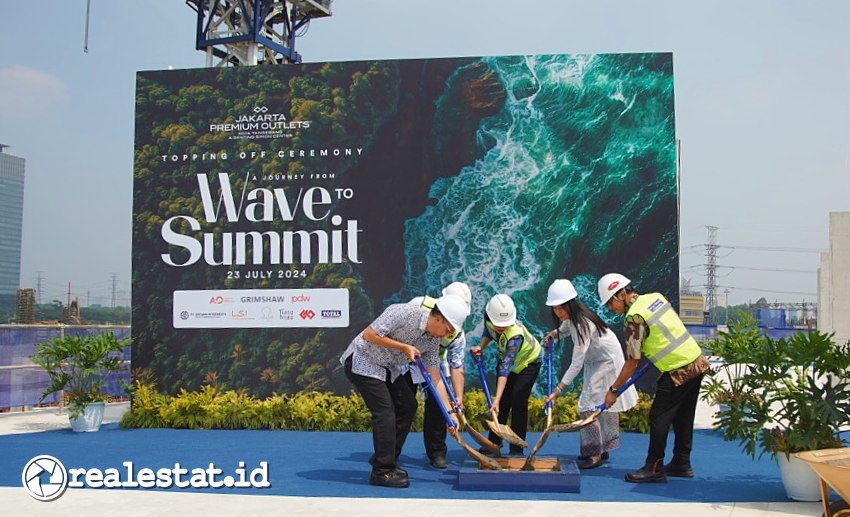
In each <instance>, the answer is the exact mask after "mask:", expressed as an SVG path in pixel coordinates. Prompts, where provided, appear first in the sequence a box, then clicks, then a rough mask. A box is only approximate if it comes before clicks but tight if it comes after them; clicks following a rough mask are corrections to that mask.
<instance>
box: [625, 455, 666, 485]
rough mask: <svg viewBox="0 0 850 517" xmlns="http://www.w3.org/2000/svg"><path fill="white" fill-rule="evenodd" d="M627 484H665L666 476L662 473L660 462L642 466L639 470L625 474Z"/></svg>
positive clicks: (662, 467) (662, 466) (662, 468)
mask: <svg viewBox="0 0 850 517" xmlns="http://www.w3.org/2000/svg"><path fill="white" fill-rule="evenodd" d="M626 481H628V482H629V483H666V482H667V474H665V473H664V465H663V464H662V463H661V460H658V461H656V462H655V463H650V464H648V465H644V466H643V467H641V468H640V469H638V470H636V471H634V472H629V473H628V474H626Z"/></svg>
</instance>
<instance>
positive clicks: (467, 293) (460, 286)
mask: <svg viewBox="0 0 850 517" xmlns="http://www.w3.org/2000/svg"><path fill="white" fill-rule="evenodd" d="M443 294H444V295H446V294H453V295H455V296H460V298H461V300H463V301H464V302H466V315H467V316H469V313H471V312H472V291H471V290H470V289H469V286H468V285H466V284H465V283H463V282H452V283H450V284H449V285H447V286H446V287H445V288H444V289H443Z"/></svg>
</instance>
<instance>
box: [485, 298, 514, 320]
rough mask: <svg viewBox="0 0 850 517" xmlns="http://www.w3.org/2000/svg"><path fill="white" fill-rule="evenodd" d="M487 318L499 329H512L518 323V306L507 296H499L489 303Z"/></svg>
mask: <svg viewBox="0 0 850 517" xmlns="http://www.w3.org/2000/svg"><path fill="white" fill-rule="evenodd" d="M487 316H489V317H490V321H491V322H492V323H493V325H495V326H497V327H510V326H511V325H513V324H514V323H516V305H514V301H513V300H511V297H510V296H508V295H506V294H497V295H496V296H494V297H492V298H490V301H489V302H487Z"/></svg>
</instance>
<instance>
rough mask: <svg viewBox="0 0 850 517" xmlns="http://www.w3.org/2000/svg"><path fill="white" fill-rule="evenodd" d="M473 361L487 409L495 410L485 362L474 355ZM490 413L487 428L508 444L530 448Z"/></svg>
mask: <svg viewBox="0 0 850 517" xmlns="http://www.w3.org/2000/svg"><path fill="white" fill-rule="evenodd" d="M470 353H471V352H470ZM472 360H473V362H475V366H477V367H478V377H479V378H480V379H481V388H482V389H483V390H484V398H485V399H486V400H487V409H488V410H490V409H492V408H493V399H492V398H491V397H490V388H488V387H487V372H485V371H484V362H483V361H482V360H481V357H480V356H478V355H475V354H472ZM489 413H490V415H492V419H488V420H487V427H489V428H490V430H491V431H493V433H494V434H496V435H497V436H500V437H502V439H503V440H505V441H507V442H508V443H512V444H514V445H517V446H519V447H522V448H523V449H524V448H526V447H528V442H526V441H525V440H523V439H522V438H520V437H519V436H518V435H517V434H516V433H515V432H514V430H513V429H511V428H510V427H508V426H506V425H505V424H502V423H499V420H498V419H497V418H496V414H495V413H493V412H492V411H489Z"/></svg>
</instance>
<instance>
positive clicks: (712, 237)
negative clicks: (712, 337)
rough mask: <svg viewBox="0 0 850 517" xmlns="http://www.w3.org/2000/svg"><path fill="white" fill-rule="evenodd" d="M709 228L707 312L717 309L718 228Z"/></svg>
mask: <svg viewBox="0 0 850 517" xmlns="http://www.w3.org/2000/svg"><path fill="white" fill-rule="evenodd" d="M706 228H708V244H706V245H705V259H706V264H705V310H706V311H708V312H711V311H712V310H713V309H714V308H715V307H717V248H718V246H717V226H706Z"/></svg>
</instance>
